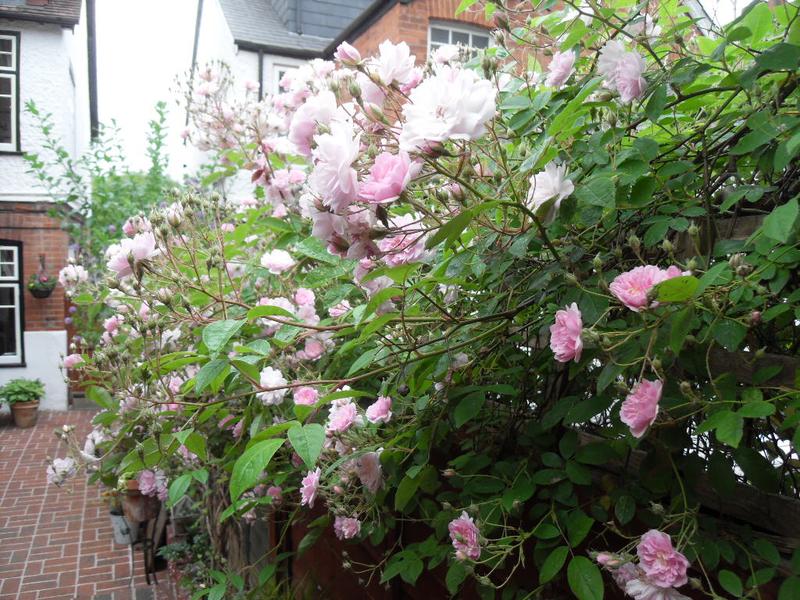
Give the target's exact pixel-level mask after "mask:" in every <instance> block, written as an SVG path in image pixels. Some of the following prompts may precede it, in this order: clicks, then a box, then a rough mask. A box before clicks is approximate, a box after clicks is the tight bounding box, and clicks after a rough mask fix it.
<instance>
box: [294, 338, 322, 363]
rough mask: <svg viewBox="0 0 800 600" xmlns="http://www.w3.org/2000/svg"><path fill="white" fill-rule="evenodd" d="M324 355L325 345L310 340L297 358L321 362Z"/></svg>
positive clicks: (312, 339) (307, 340)
mask: <svg viewBox="0 0 800 600" xmlns="http://www.w3.org/2000/svg"><path fill="white" fill-rule="evenodd" d="M323 354H325V345H324V344H323V343H322V342H320V341H319V340H315V339H314V338H308V339H306V343H305V346H303V349H302V350H301V351H300V352H298V353H297V358H299V359H300V360H319V358H320V357H321V356H322V355H323Z"/></svg>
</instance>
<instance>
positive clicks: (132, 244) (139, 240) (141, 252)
mask: <svg viewBox="0 0 800 600" xmlns="http://www.w3.org/2000/svg"><path fill="white" fill-rule="evenodd" d="M156 253H157V249H156V238H155V236H154V235H153V232H152V231H145V232H144V233H139V234H137V235H136V236H134V237H133V238H132V239H131V238H125V239H123V240H122V241H120V243H119V244H114V245H113V246H112V247H111V248H109V259H108V262H107V263H106V266H107V267H108V268H109V269H110V270H111V271H114V272H115V273H116V274H117V278H119V279H122V278H124V277H128V276H129V275H132V274H133V267H132V266H131V262H133V264H136V263H138V262H141V261H143V260H147V259H149V258H152V257H153V256H155V254H156Z"/></svg>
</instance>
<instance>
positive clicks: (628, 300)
mask: <svg viewBox="0 0 800 600" xmlns="http://www.w3.org/2000/svg"><path fill="white" fill-rule="evenodd" d="M680 275H681V270H680V269H678V267H675V266H671V267H669V268H668V269H666V270H662V269H659V268H658V267H656V266H653V265H645V266H640V267H635V268H633V269H631V270H630V271H626V272H625V273H620V274H619V275H617V276H616V277H615V278H614V281H612V282H611V284H610V285H609V286H608V288H609V290H611V293H612V294H613V295H614V296H615V297H616V298H617V299H618V300H619V301H620V302H622V303H623V304H624V305H625V306H627V307H628V308H630V309H631V310H632V311H635V312H639V311H641V310H642V309H643V308H647V307H648V305H649V303H648V300H647V295H648V293H649V292H650V290H651V289H652V288H653V286H655V285H657V284H659V283H661V282H662V281H666V280H667V279H672V278H673V277H678V276H680ZM652 305H653V306H655V303H653V304H652Z"/></svg>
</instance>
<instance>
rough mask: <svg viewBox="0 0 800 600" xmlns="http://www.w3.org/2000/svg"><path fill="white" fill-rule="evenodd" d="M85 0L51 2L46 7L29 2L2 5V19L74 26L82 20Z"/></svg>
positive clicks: (56, 0) (0, 15) (0, 12)
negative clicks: (82, 5) (82, 7)
mask: <svg viewBox="0 0 800 600" xmlns="http://www.w3.org/2000/svg"><path fill="white" fill-rule="evenodd" d="M82 3H83V0H50V1H49V2H48V3H47V4H44V5H33V4H30V3H27V2H20V3H14V4H13V5H10V4H0V19H18V20H20V21H36V22H39V23H56V24H58V25H65V26H70V27H72V26H74V25H77V24H78V22H79V21H80V19H81V4H82Z"/></svg>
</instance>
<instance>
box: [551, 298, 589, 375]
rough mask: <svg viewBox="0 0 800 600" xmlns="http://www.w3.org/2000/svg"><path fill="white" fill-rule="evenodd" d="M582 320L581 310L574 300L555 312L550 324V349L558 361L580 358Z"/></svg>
mask: <svg viewBox="0 0 800 600" xmlns="http://www.w3.org/2000/svg"><path fill="white" fill-rule="evenodd" d="M582 331H583V320H582V319H581V311H580V310H579V309H578V305H577V304H575V303H574V302H573V303H572V304H571V305H570V306H568V307H567V308H566V310H559V311H558V312H557V313H556V322H555V323H553V324H552V325H551V326H550V349H551V350H552V351H553V354H555V356H556V360H557V361H558V362H569V361H571V360H573V359H574V360H575V362H578V361H579V360H580V359H581V352H582V351H583V341H582V340H581V332H582Z"/></svg>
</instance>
